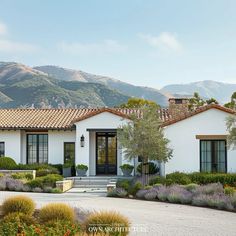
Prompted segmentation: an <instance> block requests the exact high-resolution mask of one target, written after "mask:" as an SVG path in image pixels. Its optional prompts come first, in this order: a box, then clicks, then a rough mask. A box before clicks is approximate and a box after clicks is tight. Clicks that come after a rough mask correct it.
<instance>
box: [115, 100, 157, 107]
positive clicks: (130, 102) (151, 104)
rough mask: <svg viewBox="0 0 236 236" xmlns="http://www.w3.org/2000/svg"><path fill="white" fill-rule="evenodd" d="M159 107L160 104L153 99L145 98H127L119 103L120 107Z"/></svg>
mask: <svg viewBox="0 0 236 236" xmlns="http://www.w3.org/2000/svg"><path fill="white" fill-rule="evenodd" d="M144 106H147V107H153V108H156V109H157V108H159V107H160V106H159V105H158V104H157V103H155V102H154V101H150V100H146V99H143V98H129V99H128V102H127V103H123V104H121V105H120V106H119V107H120V108H141V107H144Z"/></svg>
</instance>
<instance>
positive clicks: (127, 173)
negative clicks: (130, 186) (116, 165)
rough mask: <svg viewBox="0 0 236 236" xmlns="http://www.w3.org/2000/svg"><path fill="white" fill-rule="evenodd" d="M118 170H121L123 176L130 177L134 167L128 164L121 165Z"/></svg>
mask: <svg viewBox="0 0 236 236" xmlns="http://www.w3.org/2000/svg"><path fill="white" fill-rule="evenodd" d="M120 169H121V170H122V173H123V175H124V176H130V175H131V173H132V171H133V169H134V166H132V165H130V164H123V165H122V166H120Z"/></svg>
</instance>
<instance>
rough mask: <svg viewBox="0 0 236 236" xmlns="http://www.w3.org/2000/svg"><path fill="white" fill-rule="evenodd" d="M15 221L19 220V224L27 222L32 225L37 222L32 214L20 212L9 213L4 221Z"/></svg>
mask: <svg viewBox="0 0 236 236" xmlns="http://www.w3.org/2000/svg"><path fill="white" fill-rule="evenodd" d="M9 222H11V223H14V222H17V223H19V224H22V223H25V224H26V225H32V224H34V223H35V220H34V218H33V217H32V216H30V215H26V214H23V213H19V212H13V213H9V214H7V215H6V216H4V218H3V221H2V223H9Z"/></svg>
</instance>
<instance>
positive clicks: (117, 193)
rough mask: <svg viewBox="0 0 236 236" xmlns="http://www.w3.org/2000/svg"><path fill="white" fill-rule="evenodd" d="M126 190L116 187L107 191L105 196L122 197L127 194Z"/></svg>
mask: <svg viewBox="0 0 236 236" xmlns="http://www.w3.org/2000/svg"><path fill="white" fill-rule="evenodd" d="M127 194H128V193H127V191H126V190H125V189H123V188H116V189H113V190H111V191H109V192H108V193H107V196H108V197H120V198H124V197H126V196H127Z"/></svg>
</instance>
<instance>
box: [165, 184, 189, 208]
mask: <svg viewBox="0 0 236 236" xmlns="http://www.w3.org/2000/svg"><path fill="white" fill-rule="evenodd" d="M167 199H168V201H169V202H172V203H182V204H189V203H191V201H192V194H191V193H190V192H189V191H188V190H186V189H184V188H183V187H180V186H178V185H173V186H171V187H169V192H168V194H167Z"/></svg>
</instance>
